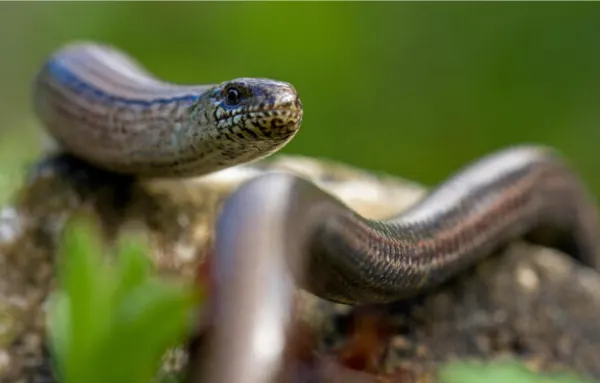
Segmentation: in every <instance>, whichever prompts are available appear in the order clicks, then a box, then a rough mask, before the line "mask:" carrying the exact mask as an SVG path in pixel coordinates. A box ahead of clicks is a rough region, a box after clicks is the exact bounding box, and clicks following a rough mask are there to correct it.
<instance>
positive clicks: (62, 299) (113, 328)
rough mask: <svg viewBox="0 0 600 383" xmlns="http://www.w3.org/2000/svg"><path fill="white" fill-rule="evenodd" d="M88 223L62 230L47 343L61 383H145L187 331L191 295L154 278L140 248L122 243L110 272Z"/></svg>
mask: <svg viewBox="0 0 600 383" xmlns="http://www.w3.org/2000/svg"><path fill="white" fill-rule="evenodd" d="M101 249H102V246H101V245H100V241H99V240H98V233H97V231H96V230H95V229H94V227H93V226H92V225H90V224H89V222H86V221H82V220H75V221H74V222H72V223H71V224H69V225H67V227H66V231H65V236H64V243H63V246H62V252H61V257H62V259H61V262H60V268H59V273H60V274H59V282H60V283H59V290H58V291H57V292H55V293H54V294H53V295H52V298H51V301H50V312H49V315H48V329H49V331H48V340H49V342H50V351H51V353H52V356H53V360H54V362H55V365H56V371H57V373H58V377H59V380H60V381H61V383H81V382H86V383H106V382H111V383H148V382H149V381H150V379H151V378H152V377H153V376H154V375H155V374H156V371H157V369H158V367H159V365H160V361H161V359H162V356H163V355H164V353H165V351H166V350H167V349H168V348H169V347H172V346H175V345H177V344H178V343H179V342H181V341H182V340H183V338H184V336H185V335H186V334H187V332H188V331H189V327H190V325H191V320H192V313H193V310H194V308H195V307H196V306H197V304H198V303H199V296H198V294H197V293H196V292H195V291H193V289H191V288H189V287H186V286H180V285H178V284H175V283H172V282H167V281H164V280H161V279H159V278H158V277H157V276H155V275H153V273H152V265H151V262H150V261H149V259H148V257H147V255H146V247H145V246H144V245H143V244H142V243H141V242H140V241H137V240H129V239H128V240H126V241H123V242H121V244H120V246H119V249H118V250H117V251H116V261H115V262H113V263H112V264H111V263H109V262H108V258H109V257H107V259H103V257H102V255H103V254H102V251H101Z"/></svg>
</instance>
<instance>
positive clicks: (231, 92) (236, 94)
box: [225, 88, 240, 106]
mask: <svg viewBox="0 0 600 383" xmlns="http://www.w3.org/2000/svg"><path fill="white" fill-rule="evenodd" d="M225 97H226V100H227V104H229V105H231V106H235V105H237V104H239V103H240V91H239V90H237V89H236V88H229V89H227V90H226V91H225Z"/></svg>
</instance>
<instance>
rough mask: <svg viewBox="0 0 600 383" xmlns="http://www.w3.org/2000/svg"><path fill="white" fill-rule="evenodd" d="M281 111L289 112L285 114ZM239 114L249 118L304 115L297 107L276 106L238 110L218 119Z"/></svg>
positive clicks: (226, 118) (223, 119)
mask: <svg viewBox="0 0 600 383" xmlns="http://www.w3.org/2000/svg"><path fill="white" fill-rule="evenodd" d="M281 112H287V113H285V114H283V113H281ZM238 116H242V117H247V118H257V117H278V116H281V117H287V118H294V119H296V118H298V117H301V116H302V111H300V110H298V109H295V108H274V109H264V110H251V111H248V110H245V111H240V112H236V113H234V114H231V115H227V116H223V117H219V118H217V119H216V121H217V122H222V121H226V120H229V119H232V118H235V117H238Z"/></svg>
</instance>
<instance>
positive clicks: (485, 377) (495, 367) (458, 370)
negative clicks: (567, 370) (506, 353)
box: [439, 361, 597, 383]
mask: <svg viewBox="0 0 600 383" xmlns="http://www.w3.org/2000/svg"><path fill="white" fill-rule="evenodd" d="M439 380H440V382H441V383H480V382H483V381H485V382H486V383H506V382H510V383H597V382H592V381H589V380H583V379H582V378H577V377H575V376H574V375H570V374H553V375H542V374H538V373H535V372H533V371H531V370H529V369H528V368H526V367H525V366H524V365H522V364H519V363H516V362H512V361H503V362H495V363H476V362H453V363H448V364H446V365H445V366H443V367H442V368H441V369H440V371H439Z"/></svg>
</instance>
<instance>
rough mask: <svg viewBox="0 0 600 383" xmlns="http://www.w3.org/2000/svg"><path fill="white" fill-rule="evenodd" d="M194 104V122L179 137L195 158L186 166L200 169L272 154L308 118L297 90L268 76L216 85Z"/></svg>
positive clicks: (288, 139) (214, 169)
mask: <svg viewBox="0 0 600 383" xmlns="http://www.w3.org/2000/svg"><path fill="white" fill-rule="evenodd" d="M191 108H192V111H191V114H190V116H191V123H190V124H188V125H186V128H185V129H183V130H181V131H180V132H179V133H178V134H179V135H180V136H178V137H177V139H176V141H177V142H179V143H181V144H180V145H179V147H180V148H183V147H185V148H184V149H182V150H183V151H189V152H190V154H189V155H190V156H191V157H192V159H190V161H191V163H189V164H186V165H185V167H186V169H187V168H188V167H189V168H192V169H194V171H195V172H197V173H201V172H204V171H209V170H210V171H216V170H219V169H223V168H226V167H230V166H235V165H239V164H243V163H247V162H252V161H255V160H258V159H261V158H264V157H266V156H269V155H271V154H273V153H274V152H276V151H277V150H279V149H281V148H282V147H283V146H285V145H286V144H287V143H288V142H289V141H290V140H291V139H292V138H294V136H295V135H296V133H297V132H298V130H299V129H300V125H301V122H302V103H301V102H300V98H299V97H298V93H297V92H296V89H294V87H293V86H292V85H291V84H289V83H287V82H283V81H276V80H271V79H265V78H238V79H234V80H231V81H227V82H224V83H222V84H219V85H216V86H213V87H212V88H210V89H209V90H207V91H205V92H204V93H203V94H202V95H201V96H200V97H199V99H198V100H197V101H196V102H195V103H194V104H193V105H191Z"/></svg>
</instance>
